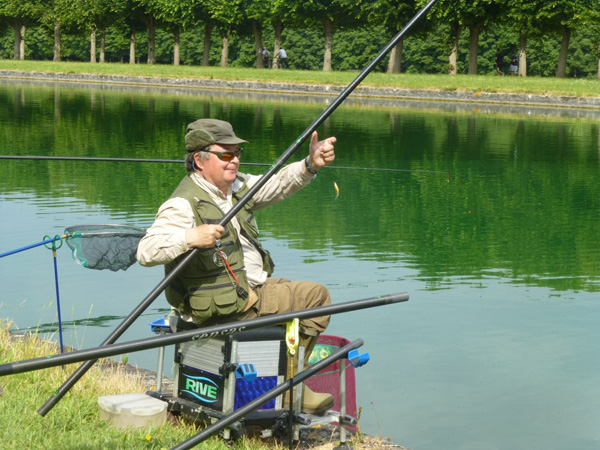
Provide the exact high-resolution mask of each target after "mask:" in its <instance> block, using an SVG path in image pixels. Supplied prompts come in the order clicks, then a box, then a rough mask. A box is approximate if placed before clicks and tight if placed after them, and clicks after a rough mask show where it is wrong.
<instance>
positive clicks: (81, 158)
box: [0, 155, 446, 173]
mask: <svg viewBox="0 0 600 450" xmlns="http://www.w3.org/2000/svg"><path fill="white" fill-rule="evenodd" d="M0 159H27V160H31V159H34V160H49V161H86V162H94V161H98V162H137V163H161V164H171V163H176V164H181V165H183V160H182V159H155V158H110V157H97V156H41V155H40V156H38V155H0ZM240 165H242V166H263V167H267V166H270V165H271V164H269V163H253V162H240ZM324 169H338V170H370V171H376V172H421V173H446V172H444V171H441V170H418V169H391V168H385V167H353V166H326V167H324Z"/></svg>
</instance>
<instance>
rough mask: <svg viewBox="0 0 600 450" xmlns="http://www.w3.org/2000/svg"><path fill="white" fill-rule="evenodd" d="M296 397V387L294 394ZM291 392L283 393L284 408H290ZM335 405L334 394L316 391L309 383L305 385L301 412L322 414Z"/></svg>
mask: <svg viewBox="0 0 600 450" xmlns="http://www.w3.org/2000/svg"><path fill="white" fill-rule="evenodd" d="M292 396H293V397H294V398H296V388H294V393H293V394H292ZM289 398H290V392H289V391H285V392H284V393H283V408H284V409H288V408H289ZM332 407H333V395H331V394H325V393H321V392H315V391H313V390H312V389H311V388H309V387H308V386H307V385H304V388H303V389H302V406H301V407H300V412H303V413H305V414H315V415H317V416H321V415H323V414H325V413H326V412H327V411H329V410H330V409H331V408H332Z"/></svg>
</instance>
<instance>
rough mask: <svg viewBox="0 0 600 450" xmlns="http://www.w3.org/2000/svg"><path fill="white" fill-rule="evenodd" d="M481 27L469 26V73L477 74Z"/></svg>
mask: <svg viewBox="0 0 600 450" xmlns="http://www.w3.org/2000/svg"><path fill="white" fill-rule="evenodd" d="M480 34H481V27H480V26H474V27H469V72H468V73H469V75H477V53H478V52H479V35H480Z"/></svg>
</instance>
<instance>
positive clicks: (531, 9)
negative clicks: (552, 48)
mask: <svg viewBox="0 0 600 450" xmlns="http://www.w3.org/2000/svg"><path fill="white" fill-rule="evenodd" d="M543 1H544V0H508V3H507V17H508V22H509V23H510V24H511V26H512V28H513V29H514V30H515V31H516V32H517V33H519V75H520V76H522V77H526V76H527V40H528V38H529V36H531V35H532V34H538V33H539V32H538V30H539V26H540V24H539V22H538V21H537V16H536V11H537V10H538V9H539V8H540V7H541V5H540V3H541V2H543Z"/></svg>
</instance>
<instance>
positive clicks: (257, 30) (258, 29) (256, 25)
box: [252, 20, 265, 69]
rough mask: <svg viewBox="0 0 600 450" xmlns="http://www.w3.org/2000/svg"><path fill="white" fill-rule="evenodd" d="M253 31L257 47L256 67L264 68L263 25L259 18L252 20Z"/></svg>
mask: <svg viewBox="0 0 600 450" xmlns="http://www.w3.org/2000/svg"><path fill="white" fill-rule="evenodd" d="M252 32H253V33H254V44H255V45H254V46H255V48H256V67H257V68H258V69H262V68H264V67H265V65H264V63H263V56H262V48H263V39H262V25H261V24H260V22H259V21H258V20H252Z"/></svg>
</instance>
